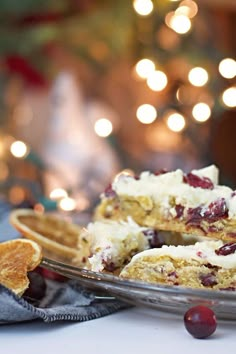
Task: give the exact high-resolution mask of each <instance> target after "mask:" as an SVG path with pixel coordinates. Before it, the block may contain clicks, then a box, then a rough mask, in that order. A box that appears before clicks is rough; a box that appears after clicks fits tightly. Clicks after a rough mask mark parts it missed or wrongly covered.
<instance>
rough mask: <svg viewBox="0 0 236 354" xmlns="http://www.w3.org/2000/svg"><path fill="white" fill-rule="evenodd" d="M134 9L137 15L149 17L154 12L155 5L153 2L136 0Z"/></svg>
mask: <svg viewBox="0 0 236 354" xmlns="http://www.w3.org/2000/svg"><path fill="white" fill-rule="evenodd" d="M133 7H134V10H135V11H136V12H137V14H139V15H141V16H147V15H150V13H151V12H152V10H153V3H152V1H151V0H134V1H133Z"/></svg>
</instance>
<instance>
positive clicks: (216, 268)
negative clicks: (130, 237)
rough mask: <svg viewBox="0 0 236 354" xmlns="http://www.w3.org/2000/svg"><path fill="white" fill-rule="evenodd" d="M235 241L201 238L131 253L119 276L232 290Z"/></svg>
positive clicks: (235, 286) (235, 279)
mask: <svg viewBox="0 0 236 354" xmlns="http://www.w3.org/2000/svg"><path fill="white" fill-rule="evenodd" d="M235 251H236V243H228V244H223V242H222V241H220V240H217V241H203V242H197V243H196V244H195V245H189V246H163V247H162V248H158V249H157V248H156V249H150V250H146V251H143V252H141V253H139V254H137V255H135V256H134V257H133V258H132V260H131V262H130V263H129V264H128V265H126V266H125V268H124V269H123V270H122V272H121V274H120V277H122V278H128V279H136V280H142V281H145V282H149V283H158V284H166V285H181V286H186V287H191V288H202V289H203V288H206V289H215V290H216V289H217V290H234V291H235V290H236V253H235Z"/></svg>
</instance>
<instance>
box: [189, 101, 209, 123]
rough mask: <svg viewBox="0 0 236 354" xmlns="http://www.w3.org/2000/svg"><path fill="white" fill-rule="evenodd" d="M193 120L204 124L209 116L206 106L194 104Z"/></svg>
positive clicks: (200, 103) (201, 103)
mask: <svg viewBox="0 0 236 354" xmlns="http://www.w3.org/2000/svg"><path fill="white" fill-rule="evenodd" d="M192 115H193V118H194V119H196V121H198V122H205V121H207V120H208V119H209V118H210V116H211V109H210V107H209V106H208V104H206V103H203V102H199V103H197V104H195V106H194V107H193V110H192Z"/></svg>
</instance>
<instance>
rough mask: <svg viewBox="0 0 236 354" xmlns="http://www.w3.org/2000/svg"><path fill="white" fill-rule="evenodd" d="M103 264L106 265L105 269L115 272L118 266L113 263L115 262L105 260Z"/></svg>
mask: <svg viewBox="0 0 236 354" xmlns="http://www.w3.org/2000/svg"><path fill="white" fill-rule="evenodd" d="M103 265H104V269H105V270H106V271H108V272H114V270H115V269H116V268H117V267H116V266H115V263H113V262H106V261H103Z"/></svg>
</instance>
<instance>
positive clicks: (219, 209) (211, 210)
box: [206, 198, 229, 221]
mask: <svg viewBox="0 0 236 354" xmlns="http://www.w3.org/2000/svg"><path fill="white" fill-rule="evenodd" d="M228 212H229V210H228V207H227V205H226V201H225V199H224V198H219V199H217V200H216V201H214V202H212V203H211V204H210V205H209V207H208V211H207V213H206V215H207V218H208V220H214V221H217V220H218V219H219V218H227V217H228Z"/></svg>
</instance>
